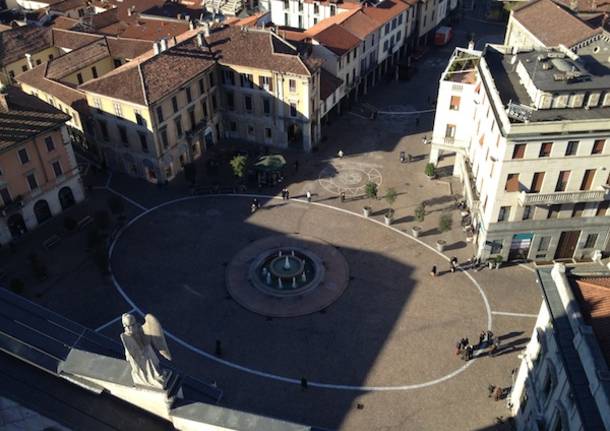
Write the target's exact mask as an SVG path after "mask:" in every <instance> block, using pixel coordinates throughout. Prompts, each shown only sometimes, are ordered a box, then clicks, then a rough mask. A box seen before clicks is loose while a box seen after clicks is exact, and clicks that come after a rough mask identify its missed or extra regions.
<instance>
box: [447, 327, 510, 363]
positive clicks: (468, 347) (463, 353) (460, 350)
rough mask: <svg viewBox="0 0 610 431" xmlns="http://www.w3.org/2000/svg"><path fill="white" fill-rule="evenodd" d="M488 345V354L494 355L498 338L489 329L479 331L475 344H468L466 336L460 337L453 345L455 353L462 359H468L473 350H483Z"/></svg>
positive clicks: (471, 356)
mask: <svg viewBox="0 0 610 431" xmlns="http://www.w3.org/2000/svg"><path fill="white" fill-rule="evenodd" d="M488 347H489V351H488V353H489V356H492V357H493V356H495V355H496V353H497V352H498V349H499V348H500V340H499V339H498V338H497V337H494V333H493V332H491V331H490V330H485V331H481V333H480V334H479V342H478V343H477V344H475V345H472V344H470V341H469V340H468V338H467V337H466V338H462V339H461V340H460V341H458V342H457V343H456V345H455V355H456V356H459V357H460V358H461V359H462V360H463V361H469V360H471V359H472V358H473V357H474V352H475V351H477V350H483V349H486V348H488Z"/></svg>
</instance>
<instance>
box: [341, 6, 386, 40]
mask: <svg viewBox="0 0 610 431" xmlns="http://www.w3.org/2000/svg"><path fill="white" fill-rule="evenodd" d="M340 25H341V27H343V28H344V29H346V30H347V31H349V32H351V33H353V34H354V35H355V36H357V37H359V38H360V39H365V38H366V37H367V36H368V35H369V34H371V33H373V32H374V31H375V30H377V29H378V28H379V27H381V24H380V23H379V22H377V21H375V20H373V19H372V18H371V17H370V16H368V15H366V14H365V13H364V12H362V11H358V12H356V13H355V14H353V15H351V16H349V17H348V18H347V19H346V20H344V21H343V22H342V23H341V24H340Z"/></svg>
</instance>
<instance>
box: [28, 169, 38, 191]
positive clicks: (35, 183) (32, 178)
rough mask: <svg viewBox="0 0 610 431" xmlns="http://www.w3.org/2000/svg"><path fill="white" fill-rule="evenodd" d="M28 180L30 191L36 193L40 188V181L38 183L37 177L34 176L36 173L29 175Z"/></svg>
mask: <svg viewBox="0 0 610 431" xmlns="http://www.w3.org/2000/svg"><path fill="white" fill-rule="evenodd" d="M26 179H27V181H28V186H30V190H32V191H34V190H36V189H37V188H38V181H36V175H34V173H31V174H28V175H27V176H26Z"/></svg>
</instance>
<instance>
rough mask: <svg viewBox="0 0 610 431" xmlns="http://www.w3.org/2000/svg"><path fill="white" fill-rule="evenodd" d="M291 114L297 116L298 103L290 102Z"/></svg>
mask: <svg viewBox="0 0 610 431" xmlns="http://www.w3.org/2000/svg"><path fill="white" fill-rule="evenodd" d="M290 116H291V117H296V116H297V104H296V103H291V104H290Z"/></svg>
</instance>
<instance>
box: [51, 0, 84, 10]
mask: <svg viewBox="0 0 610 431" xmlns="http://www.w3.org/2000/svg"><path fill="white" fill-rule="evenodd" d="M86 6H87V1H86V0H63V1H61V2H59V3H55V4H53V5H52V6H51V8H50V10H52V11H56V12H68V11H70V10H72V9H76V8H78V7H86Z"/></svg>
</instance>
